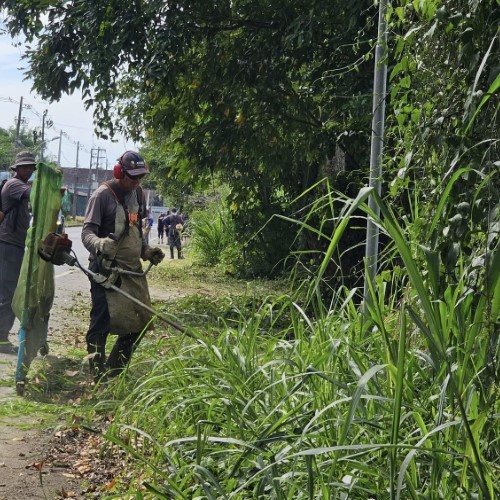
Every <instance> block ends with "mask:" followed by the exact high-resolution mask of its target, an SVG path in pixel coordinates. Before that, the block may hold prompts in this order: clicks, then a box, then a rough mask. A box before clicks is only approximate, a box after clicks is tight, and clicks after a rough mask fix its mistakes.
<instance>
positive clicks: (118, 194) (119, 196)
mask: <svg viewBox="0 0 500 500" xmlns="http://www.w3.org/2000/svg"><path fill="white" fill-rule="evenodd" d="M103 184H104V185H105V186H106V187H107V188H108V189H109V190H110V191H111V192H112V193H113V196H114V197H115V199H116V201H117V203H119V204H120V205H121V206H122V208H123V210H124V211H125V220H127V222H128V223H129V224H130V222H137V223H138V227H139V234H140V235H141V238H142V224H141V220H142V215H143V214H142V206H143V203H142V201H143V197H144V193H143V190H142V187H141V186H137V187H136V189H135V194H136V196H137V203H138V204H139V210H138V220H137V221H136V220H134V221H133V220H132V219H131V216H130V214H129V211H128V208H127V206H126V205H125V193H124V192H123V191H122V190H121V189H120V187H119V186H118V183H117V182H116V181H115V180H111V181H109V182H104V183H103ZM129 224H126V226H125V234H126V235H128V234H129V231H128V228H129Z"/></svg>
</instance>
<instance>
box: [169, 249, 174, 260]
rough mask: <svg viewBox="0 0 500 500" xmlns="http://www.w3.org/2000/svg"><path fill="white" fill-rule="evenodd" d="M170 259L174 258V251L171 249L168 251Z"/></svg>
mask: <svg viewBox="0 0 500 500" xmlns="http://www.w3.org/2000/svg"><path fill="white" fill-rule="evenodd" d="M170 258H171V259H173V258H174V249H173V248H171V249H170Z"/></svg>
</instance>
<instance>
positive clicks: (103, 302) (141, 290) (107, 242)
mask: <svg viewBox="0 0 500 500" xmlns="http://www.w3.org/2000/svg"><path fill="white" fill-rule="evenodd" d="M147 173H148V168H147V166H146V164H145V163H144V160H143V158H142V157H141V156H140V155H139V154H138V153H136V152H135V151H126V152H125V153H124V154H123V155H122V156H121V157H120V158H119V159H118V164H117V165H115V167H114V168H113V175H114V177H115V179H114V180H112V181H109V182H105V183H103V184H102V185H101V186H100V187H99V188H98V189H97V190H96V191H95V192H94V193H93V194H92V196H91V198H90V200H89V202H88V205H87V210H86V213H85V220H84V223H83V230H82V241H83V244H84V245H85V248H86V249H87V250H88V251H89V252H90V257H89V260H90V263H89V269H90V270H91V271H93V272H95V273H101V274H109V269H110V268H111V267H117V268H119V269H122V270H128V271H133V272H137V273H141V272H142V264H141V258H142V259H143V260H146V261H150V262H152V263H153V264H155V265H157V264H159V263H160V262H161V261H162V260H163V258H164V257H165V255H164V253H163V252H162V251H161V249H160V248H152V247H150V246H149V245H148V244H146V242H145V241H144V239H143V236H142V224H141V222H142V219H143V218H144V216H145V214H146V208H145V204H146V200H145V196H144V192H143V190H142V188H141V187H140V183H141V179H142V178H143V177H144V176H145V175H146V174H147ZM116 286H119V287H120V289H121V290H123V291H124V292H126V293H128V294H129V295H131V296H133V297H134V298H136V299H138V300H140V301H141V302H143V303H144V304H145V305H147V306H149V307H150V306H151V302H150V297H149V290H148V284H147V281H146V278H145V277H144V276H134V275H128V274H120V276H119V279H118V281H117V282H116ZM90 294H91V297H92V309H91V311H90V326H89V329H88V332H87V351H88V353H89V354H90V355H91V357H90V359H89V362H90V370H91V374H92V376H93V378H94V381H96V382H97V381H99V380H100V378H101V377H102V376H103V375H104V374H105V373H108V375H110V376H114V375H118V374H119V373H120V372H121V371H122V370H123V369H124V368H125V366H126V365H127V364H128V362H129V361H130V358H131V357H132V354H133V352H134V350H135V348H136V347H137V345H138V344H139V342H140V340H141V338H142V335H143V333H144V331H145V330H146V329H147V327H148V325H149V323H150V321H151V314H150V313H149V312H148V311H147V310H145V309H144V308H141V307H140V306H139V305H136V304H135V303H134V302H132V301H131V300H129V299H127V298H126V297H124V296H123V295H122V294H120V293H118V292H116V291H113V290H110V289H106V288H104V287H102V286H101V285H98V284H97V283H95V282H94V281H93V280H92V279H91V283H90ZM110 333H112V334H116V335H118V338H117V340H116V343H115V344H114V347H113V349H112V350H111V352H110V354H109V357H108V358H107V360H106V352H105V348H106V339H107V337H108V335H109V334H110Z"/></svg>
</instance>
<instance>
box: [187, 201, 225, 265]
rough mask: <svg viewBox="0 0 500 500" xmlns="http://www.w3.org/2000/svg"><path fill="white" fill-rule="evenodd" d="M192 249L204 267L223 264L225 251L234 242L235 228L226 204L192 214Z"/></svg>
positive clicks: (214, 204)
mask: <svg viewBox="0 0 500 500" xmlns="http://www.w3.org/2000/svg"><path fill="white" fill-rule="evenodd" d="M191 230H192V239H191V248H192V251H193V255H194V257H195V259H196V260H197V261H198V262H200V263H201V264H204V265H209V266H213V265H216V264H219V263H220V262H221V258H222V255H223V253H224V251H226V250H227V248H228V247H230V246H231V244H232V243H233V242H234V228H233V222H232V220H231V217H230V214H229V211H228V209H227V208H225V205H224V204H220V203H214V202H213V203H211V204H210V206H209V207H207V209H205V210H199V211H196V212H194V213H193V214H192V220H191Z"/></svg>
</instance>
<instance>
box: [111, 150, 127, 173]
mask: <svg viewBox="0 0 500 500" xmlns="http://www.w3.org/2000/svg"><path fill="white" fill-rule="evenodd" d="M123 154H125V153H123ZM122 158H123V155H121V156H120V158H118V163H117V164H116V165H115V166H114V167H113V177H114V178H115V179H123V178H124V177H125V174H124V173H123V166H122Z"/></svg>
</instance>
